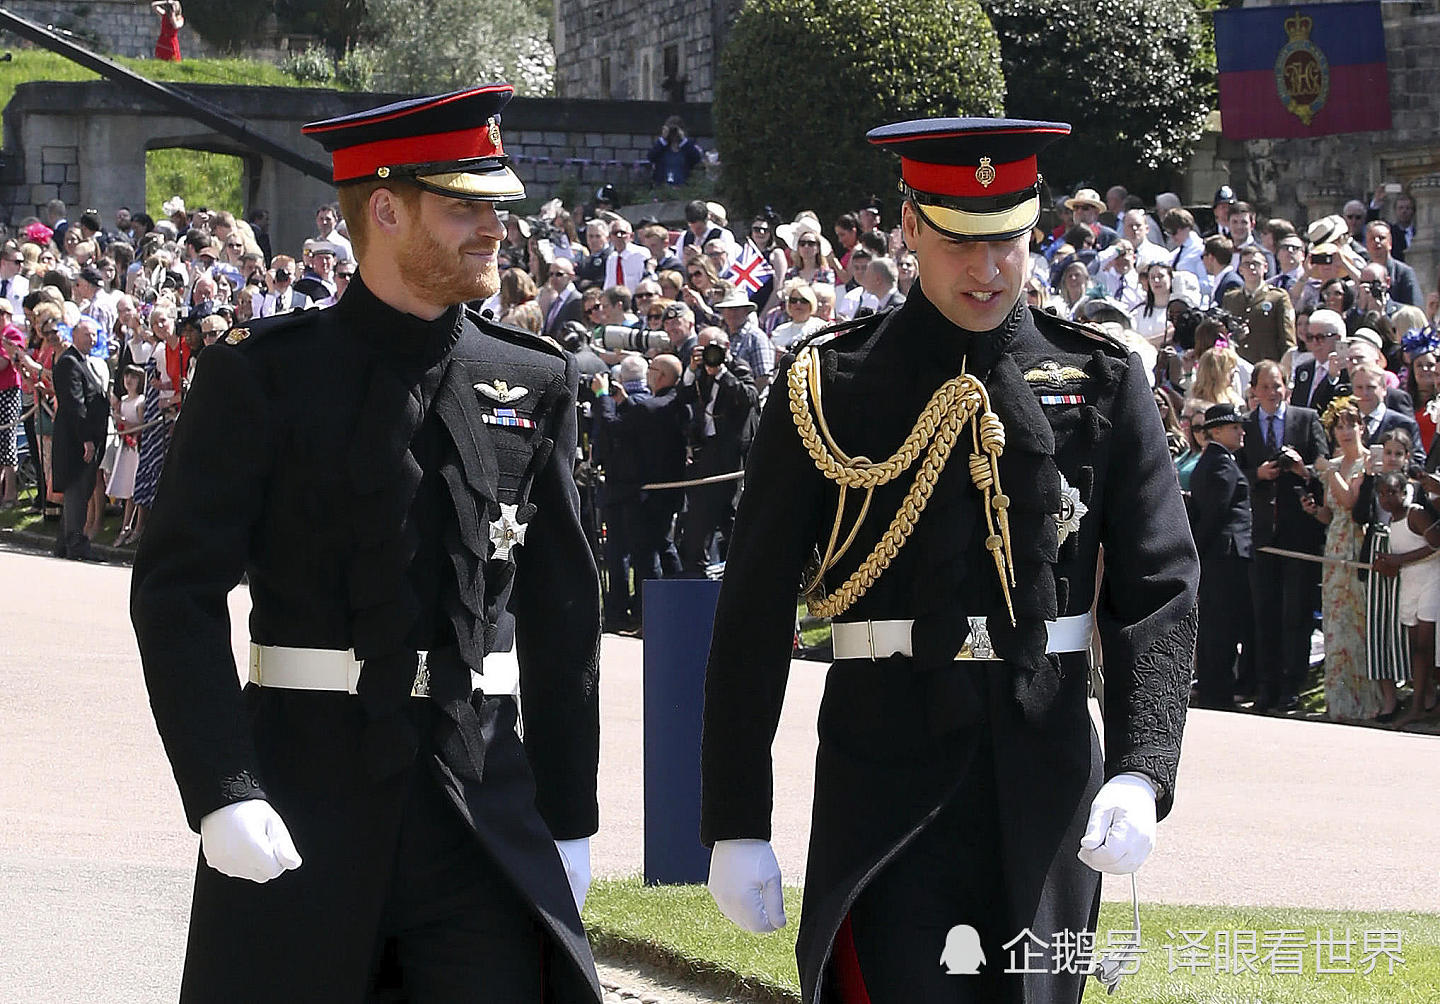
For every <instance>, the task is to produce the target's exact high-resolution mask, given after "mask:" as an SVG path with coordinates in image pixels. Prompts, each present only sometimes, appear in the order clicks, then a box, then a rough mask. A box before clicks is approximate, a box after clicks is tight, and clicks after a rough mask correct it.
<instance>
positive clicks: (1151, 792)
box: [1078, 774, 1155, 875]
mask: <svg viewBox="0 0 1440 1004" xmlns="http://www.w3.org/2000/svg"><path fill="white" fill-rule="evenodd" d="M1154 848H1155V786H1154V785H1152V784H1151V783H1150V780H1149V779H1148V778H1146V777H1144V776H1143V775H1140V774H1118V775H1116V776H1115V777H1112V778H1111V779H1110V780H1109V781H1107V782H1105V784H1104V785H1103V786H1102V787H1101V788H1100V790H1099V791H1097V792H1096V793H1095V801H1093V802H1091V803H1090V822H1089V824H1088V825H1087V826H1086V827H1085V835H1084V836H1083V837H1081V838H1080V853H1079V854H1078V857H1079V858H1080V860H1081V861H1083V862H1085V863H1086V864H1087V865H1089V866H1090V867H1091V868H1094V869H1095V870H1096V871H1097V872H1109V873H1110V874H1112V875H1128V874H1130V873H1131V872H1134V871H1138V870H1139V868H1140V866H1141V865H1142V864H1144V863H1145V859H1146V858H1148V857H1149V856H1150V852H1151V851H1152V850H1154Z"/></svg>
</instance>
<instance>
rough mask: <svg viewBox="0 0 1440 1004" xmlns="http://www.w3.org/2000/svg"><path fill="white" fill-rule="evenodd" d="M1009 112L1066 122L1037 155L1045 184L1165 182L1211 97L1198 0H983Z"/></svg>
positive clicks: (1210, 64) (1210, 54) (1200, 125)
mask: <svg viewBox="0 0 1440 1004" xmlns="http://www.w3.org/2000/svg"><path fill="white" fill-rule="evenodd" d="M985 8H986V10H987V11H989V14H990V21H991V23H992V24H994V26H995V31H996V33H997V34H998V35H999V37H1000V53H1001V58H1002V60H1003V63H1004V67H1005V81H1006V90H1007V97H1006V102H1005V110H1006V113H1007V114H1009V115H1011V116H1014V117H1016V118H1039V119H1059V120H1062V121H1066V122H1071V123H1073V124H1074V126H1075V133H1074V134H1073V135H1072V136H1071V137H1070V138H1069V139H1066V140H1063V141H1061V142H1059V143H1056V144H1055V145H1054V146H1052V147H1050V149H1049V150H1047V151H1046V152H1045V153H1042V154H1041V155H1040V166H1041V170H1043V171H1044V172H1045V177H1046V178H1047V179H1048V180H1049V182H1050V183H1051V185H1052V186H1056V187H1060V188H1065V189H1067V190H1070V191H1073V190H1074V189H1075V187H1076V186H1077V185H1078V184H1079V183H1081V182H1085V183H1087V184H1089V185H1090V186H1091V187H1096V186H1098V187H1100V188H1101V189H1102V190H1103V189H1104V188H1105V187H1106V186H1107V185H1110V184H1117V183H1118V184H1124V185H1126V186H1128V187H1130V188H1131V189H1132V190H1149V189H1150V188H1153V187H1156V186H1164V185H1167V184H1168V181H1169V176H1170V175H1171V173H1172V172H1174V171H1177V170H1179V169H1181V168H1183V167H1184V165H1185V164H1186V162H1187V160H1188V159H1189V157H1190V154H1191V153H1192V152H1193V151H1194V149H1195V145H1196V143H1197V142H1198V141H1199V139H1200V136H1201V133H1202V132H1203V131H1204V127H1205V119H1206V117H1207V116H1208V115H1209V114H1210V111H1211V109H1213V108H1214V107H1215V62H1214V48H1213V42H1212V41H1211V36H1210V30H1209V24H1208V23H1207V22H1206V20H1205V19H1204V18H1203V17H1202V16H1201V14H1200V11H1199V9H1198V8H1197V3H1196V2H1195V0H1045V2H1044V3H1035V2H1034V0H985Z"/></svg>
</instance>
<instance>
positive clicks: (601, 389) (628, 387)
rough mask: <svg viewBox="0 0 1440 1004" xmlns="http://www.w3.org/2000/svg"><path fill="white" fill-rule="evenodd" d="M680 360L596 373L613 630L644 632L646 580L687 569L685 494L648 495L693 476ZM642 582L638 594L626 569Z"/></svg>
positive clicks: (639, 360) (632, 358)
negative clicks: (680, 548) (680, 526)
mask: <svg viewBox="0 0 1440 1004" xmlns="http://www.w3.org/2000/svg"><path fill="white" fill-rule="evenodd" d="M680 373H681V365H680V360H678V359H676V358H675V357H674V356H672V355H669V354H668V353H667V354H665V355H659V356H656V357H655V358H654V359H651V360H649V361H648V363H647V361H646V360H645V359H644V358H643V357H641V356H637V355H629V356H626V357H625V359H624V361H623V362H621V364H620V373H619V378H618V379H616V380H611V379H609V378H608V377H607V376H605V375H596V376H594V377H592V378H591V380H590V389H591V391H592V392H593V393H594V394H595V426H594V437H593V440H592V441H593V443H594V448H595V454H594V456H595V460H596V461H597V462H598V463H600V464H602V465H603V466H604V468H605V495H604V500H605V501H604V515H605V527H606V555H605V559H606V566H607V567H606V573H607V577H608V580H609V581H608V585H607V588H606V593H605V626H606V630H623V631H633V630H637V629H638V628H639V626H640V624H641V622H642V619H643V614H644V609H643V599H642V597H643V595H644V585H643V583H644V582H645V580H646V579H658V578H660V577H661V574H662V565H663V566H664V567H666V568H670V569H672V570H673V569H674V568H676V567H678V565H679V557H678V556H677V555H676V554H675V544H674V541H673V539H672V537H671V526H672V524H673V523H674V521H675V515H676V513H678V512H679V511H680V508H681V506H682V505H683V504H684V501H685V496H684V493H683V491H682V490H681V489H679V488H661V489H658V490H648V491H647V490H646V489H645V488H644V487H643V486H644V485H647V484H661V483H665V482H671V481H679V480H682V479H683V478H684V477H685V421H686V418H687V417H688V414H689V413H688V411H687V410H686V407H685V403H684V402H683V401H681V400H680V398H679V395H678V394H677V393H676V390H677V386H678V384H679V382H680ZM627 562H628V564H629V570H630V571H631V572H632V573H633V574H634V577H635V588H634V592H633V593H632V592H631V589H630V583H629V577H628V576H627V575H626V574H625V572H626V564H627Z"/></svg>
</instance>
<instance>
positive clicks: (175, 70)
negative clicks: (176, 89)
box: [0, 36, 336, 108]
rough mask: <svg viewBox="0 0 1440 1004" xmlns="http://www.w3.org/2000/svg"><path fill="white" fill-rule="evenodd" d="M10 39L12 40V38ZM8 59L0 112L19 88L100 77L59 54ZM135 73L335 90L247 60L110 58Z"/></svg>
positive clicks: (2, 66)
mask: <svg viewBox="0 0 1440 1004" xmlns="http://www.w3.org/2000/svg"><path fill="white" fill-rule="evenodd" d="M12 37H13V36H12ZM10 52H11V55H12V58H11V60H10V62H8V63H0V108H3V107H4V106H5V105H7V104H9V103H10V99H11V98H12V97H13V96H14V94H15V88H16V87H17V86H18V85H20V84H26V83H32V82H35V81H42V80H56V81H66V80H98V79H100V75H99V74H98V73H94V72H92V71H91V70H87V69H85V68H84V67H83V66H80V65H79V64H78V63H72V62H71V61H70V60H68V59H66V58H65V57H64V56H61V55H60V54H59V53H55V52H50V51H48V50H44V49H11V50H10ZM110 58H112V59H114V60H115V62H117V63H121V64H123V65H124V66H127V67H129V68H130V69H132V70H134V71H135V72H136V73H139V74H142V75H143V76H146V77H149V78H150V79H152V80H158V81H161V82H166V83H177V84H243V85H247V86H255V87H316V86H326V87H333V86H336V85H334V84H331V83H327V84H324V85H318V84H313V83H306V82H304V81H301V80H297V79H296V78H294V77H292V76H290V75H289V74H288V73H285V72H284V71H283V70H281V69H280V68H279V67H277V66H274V65H272V64H270V63H261V62H257V61H255V60H251V59H185V60H182V61H181V62H179V63H169V62H164V61H162V60H158V59H130V58H128V57H125V56H112V57H110Z"/></svg>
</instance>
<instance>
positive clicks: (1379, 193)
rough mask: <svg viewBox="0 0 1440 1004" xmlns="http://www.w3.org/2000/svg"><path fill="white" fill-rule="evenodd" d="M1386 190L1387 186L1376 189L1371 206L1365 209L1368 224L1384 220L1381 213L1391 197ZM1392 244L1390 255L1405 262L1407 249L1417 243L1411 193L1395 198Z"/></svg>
mask: <svg viewBox="0 0 1440 1004" xmlns="http://www.w3.org/2000/svg"><path fill="white" fill-rule="evenodd" d="M1385 189H1386V186H1385V185H1381V186H1380V187H1379V188H1377V189H1375V195H1374V197H1373V198H1372V199H1371V200H1370V205H1368V206H1366V207H1365V220H1366V222H1369V221H1371V220H1379V219H1383V218H1384V217H1383V216H1381V213H1382V212H1383V211H1384V209H1385V200H1386V199H1387V198H1389V196H1390V193H1389V192H1387V191H1386V190H1385ZM1390 242H1391V247H1390V254H1391V255H1393V256H1394V257H1396V258H1399V259H1400V260H1401V261H1404V260H1405V251H1406V249H1407V248H1409V247H1410V245H1411V244H1413V243H1414V242H1415V199H1414V198H1413V197H1412V196H1411V195H1410V193H1409V192H1400V193H1399V194H1397V195H1396V196H1395V218H1394V220H1393V221H1392V222H1391V223H1390Z"/></svg>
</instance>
